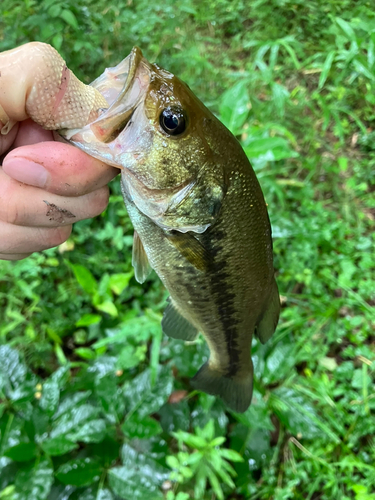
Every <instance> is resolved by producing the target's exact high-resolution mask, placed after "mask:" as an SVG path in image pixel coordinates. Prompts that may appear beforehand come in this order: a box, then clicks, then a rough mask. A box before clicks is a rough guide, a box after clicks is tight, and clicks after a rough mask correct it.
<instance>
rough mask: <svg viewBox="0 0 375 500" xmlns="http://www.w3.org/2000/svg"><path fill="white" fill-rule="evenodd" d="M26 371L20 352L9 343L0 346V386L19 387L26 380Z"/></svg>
mask: <svg viewBox="0 0 375 500" xmlns="http://www.w3.org/2000/svg"><path fill="white" fill-rule="evenodd" d="M26 373H27V369H26V366H25V364H24V363H23V362H21V360H20V357H19V354H18V352H17V351H16V350H15V349H12V348H10V347H9V346H7V345H2V346H0V388H2V389H4V388H6V387H9V388H10V387H15V388H16V387H18V386H19V385H21V384H23V382H24V381H25V378H26Z"/></svg>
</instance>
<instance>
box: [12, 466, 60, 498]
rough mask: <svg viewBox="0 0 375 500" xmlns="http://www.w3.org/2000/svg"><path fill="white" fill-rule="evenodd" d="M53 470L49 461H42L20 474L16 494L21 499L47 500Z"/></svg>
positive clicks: (23, 469) (17, 477) (24, 469)
mask: <svg viewBox="0 0 375 500" xmlns="http://www.w3.org/2000/svg"><path fill="white" fill-rule="evenodd" d="M52 482H53V469H52V467H51V465H50V464H49V463H48V462H47V460H40V461H39V462H36V463H35V464H32V465H28V466H26V467H24V468H22V469H20V471H19V472H18V474H17V476H16V480H15V493H16V494H17V495H18V497H17V498H19V499H27V500H45V499H46V498H47V496H48V494H49V492H50V490H51V486H52Z"/></svg>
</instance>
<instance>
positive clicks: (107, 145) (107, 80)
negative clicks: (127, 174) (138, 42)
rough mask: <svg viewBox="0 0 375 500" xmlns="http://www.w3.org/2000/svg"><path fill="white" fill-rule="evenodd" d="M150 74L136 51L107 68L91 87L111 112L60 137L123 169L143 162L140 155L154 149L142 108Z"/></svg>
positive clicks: (135, 49)
mask: <svg viewBox="0 0 375 500" xmlns="http://www.w3.org/2000/svg"><path fill="white" fill-rule="evenodd" d="M151 71H152V68H151V65H150V63H149V62H148V61H147V60H146V59H145V58H144V57H143V56H142V52H141V50H140V49H139V48H138V47H134V48H133V50H132V51H131V53H130V54H129V55H128V56H127V57H126V58H125V59H124V60H123V61H121V62H120V63H119V64H118V65H117V66H115V67H114V68H107V69H106V70H105V71H104V73H103V74H102V75H101V76H99V77H98V78H97V79H96V80H94V81H93V82H92V83H91V86H92V87H94V88H95V89H96V90H98V91H99V92H100V93H101V94H102V96H103V97H104V98H105V99H106V101H107V102H108V108H106V109H100V110H98V113H99V116H98V118H97V119H96V120H94V121H93V122H91V123H88V124H87V125H86V126H85V127H83V128H80V129H66V130H60V131H59V134H60V135H61V136H62V137H63V138H64V139H66V140H68V141H69V142H70V143H71V144H73V145H74V146H77V147H78V148H80V149H82V150H83V151H85V152H86V153H87V154H89V155H90V156H93V157H95V158H98V159H100V160H102V161H104V162H106V163H107V164H109V165H113V166H115V167H118V168H120V169H125V168H128V167H129V166H130V165H131V164H132V163H134V161H140V160H141V158H140V154H139V153H138V151H144V150H149V148H150V147H151V143H150V138H151V136H152V134H150V133H151V132H152V131H151V130H150V128H149V126H148V123H147V118H146V116H145V114H144V113H143V110H142V109H140V108H141V107H140V106H139V105H140V104H141V103H142V101H144V99H145V94H146V92H147V90H148V88H149V84H150V78H151ZM138 108H139V109H138ZM130 123H131V124H132V128H131V131H129V127H128V125H129V124H130ZM129 132H130V133H129ZM148 132H150V133H148ZM140 136H142V137H141V140H140V141H139V140H138V139H139V137H140Z"/></svg>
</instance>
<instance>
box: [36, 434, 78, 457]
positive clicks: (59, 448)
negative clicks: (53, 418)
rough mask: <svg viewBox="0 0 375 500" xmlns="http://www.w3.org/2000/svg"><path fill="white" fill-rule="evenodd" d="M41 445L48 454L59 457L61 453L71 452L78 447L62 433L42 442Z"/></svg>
mask: <svg viewBox="0 0 375 500" xmlns="http://www.w3.org/2000/svg"><path fill="white" fill-rule="evenodd" d="M41 447H42V449H43V451H44V452H45V453H46V454H47V455H50V456H51V457H57V456H59V455H65V453H69V452H70V451H72V450H74V449H75V448H78V445H77V444H76V443H74V442H73V441H71V440H70V439H68V438H67V437H66V436H64V435H60V436H56V437H54V438H49V439H46V440H45V441H43V442H42V443H41Z"/></svg>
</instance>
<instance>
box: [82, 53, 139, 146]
mask: <svg viewBox="0 0 375 500" xmlns="http://www.w3.org/2000/svg"><path fill="white" fill-rule="evenodd" d="M128 58H129V71H128V75H127V78H126V80H125V83H124V86H123V88H122V90H121V91H120V93H119V94H118V96H117V98H116V99H115V100H114V101H113V103H112V104H111V105H110V106H109V108H107V109H105V110H103V111H102V112H101V114H100V116H99V117H98V118H97V119H96V120H95V121H94V122H92V123H91V124H90V129H91V130H92V132H93V134H94V135H95V137H96V138H97V139H98V140H99V141H100V142H104V143H108V142H112V141H113V140H114V138H113V135H114V131H113V129H115V132H116V124H118V129H120V128H121V130H123V129H124V128H125V127H126V125H127V124H128V123H129V122H130V120H131V117H132V116H133V114H134V111H135V110H136V108H137V106H138V105H139V99H137V100H136V101H135V102H134V104H133V106H131V105H130V106H129V108H128V109H127V110H126V111H121V112H119V113H116V109H117V108H118V107H119V103H121V102H122V101H123V100H124V99H126V95H127V93H129V92H130V91H131V89H132V87H133V84H134V81H135V78H136V74H137V70H138V68H139V67H140V64H141V62H142V61H144V58H143V54H142V51H141V49H140V48H139V47H136V46H135V47H133V48H132V50H131V52H130V54H129V56H128ZM111 115H114V116H113V117H112V119H111V120H108V118H109V117H111ZM116 118H117V119H116ZM108 122H109V123H108ZM103 125H104V127H103ZM117 135H118V134H117Z"/></svg>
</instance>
